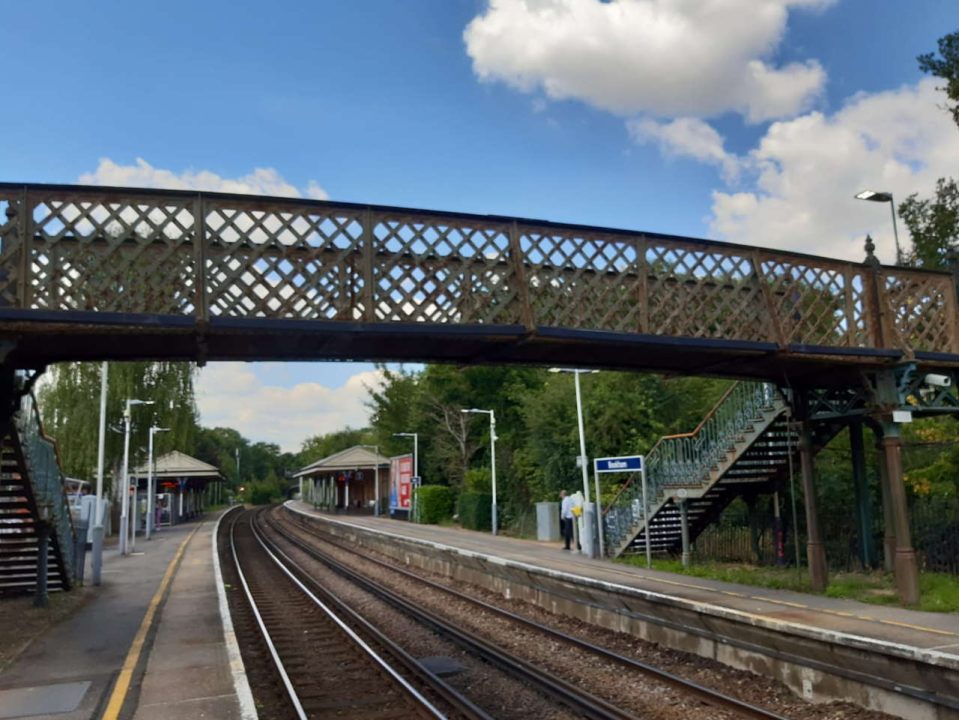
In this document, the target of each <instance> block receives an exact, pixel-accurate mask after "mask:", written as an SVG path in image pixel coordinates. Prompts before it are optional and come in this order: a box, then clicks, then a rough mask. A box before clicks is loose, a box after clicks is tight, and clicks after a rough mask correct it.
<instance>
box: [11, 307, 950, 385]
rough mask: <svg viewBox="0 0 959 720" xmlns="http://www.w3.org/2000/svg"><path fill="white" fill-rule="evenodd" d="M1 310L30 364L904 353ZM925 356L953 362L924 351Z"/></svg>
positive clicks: (783, 374)
mask: <svg viewBox="0 0 959 720" xmlns="http://www.w3.org/2000/svg"><path fill="white" fill-rule="evenodd" d="M26 315H27V313H24V312H22V311H15V310H0V323H2V333H0V342H2V340H6V341H8V342H9V343H10V345H9V346H8V348H7V350H8V354H7V357H6V360H7V361H9V362H12V363H14V364H15V365H17V366H20V367H31V366H32V367H37V366H40V365H44V364H49V363H52V362H59V361H64V360H77V361H79V360H100V359H114V360H139V359H148V358H156V357H164V358H169V359H180V360H195V361H201V362H205V361H217V360H240V361H257V360H291V361H292V360H317V361H322V360H328V361H345V360H365V361H374V360H375V361H393V362H403V361H408V362H424V361H428V362H448V363H456V364H475V363H494V364H496V363H521V364H529V365H548V366H553V365H561V366H581V367H595V368H606V369H624V370H636V371H652V372H664V373H675V374H682V375H688V374H696V375H716V376H725V377H742V378H762V379H768V380H773V381H777V382H784V381H788V382H789V383H790V384H791V385H795V386H803V385H815V386H818V387H822V386H823V385H844V384H848V383H850V382H854V383H855V382H858V380H859V377H860V372H861V370H862V369H864V368H868V367H873V368H874V367H879V366H882V365H887V364H891V363H896V362H899V361H902V360H903V359H904V358H903V356H902V353H900V352H898V351H895V350H869V349H859V350H857V351H855V352H849V351H846V352H845V353H843V354H838V353H837V352H836V349H835V348H823V347H814V346H800V345H796V346H792V347H789V348H787V349H786V350H782V349H781V348H779V347H778V346H777V345H775V344H772V343H763V342H736V341H725V340H704V339H697V338H673V337H663V336H656V335H641V334H635V333H611V332H598V331H589V330H575V329H564V328H537V329H536V330H535V331H534V332H527V330H526V329H525V328H524V327H523V326H520V325H472V326H469V325H459V326H451V325H444V324H433V323H350V322H322V321H301V320H277V319H269V320H267V319H255V318H254V319H250V318H212V319H211V320H210V321H209V323H207V324H206V325H205V326H204V327H203V330H202V331H201V329H200V326H198V325H197V324H196V322H195V321H194V320H193V319H192V318H184V317H176V316H146V317H145V316H144V315H142V314H138V315H136V316H135V317H131V316H124V315H121V314H115V315H111V314H106V313H83V312H67V313H62V312H48V313H37V312H36V311H32V312H30V313H29V319H25V316H26ZM916 360H917V361H919V362H920V363H921V364H924V365H927V366H929V367H939V368H942V367H950V366H957V365H959V363H955V362H953V358H943V357H941V356H939V355H937V354H932V353H925V354H923V353H919V354H917V356H916Z"/></svg>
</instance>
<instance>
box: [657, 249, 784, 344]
mask: <svg viewBox="0 0 959 720" xmlns="http://www.w3.org/2000/svg"><path fill="white" fill-rule="evenodd" d="M646 260H647V266H648V268H649V325H650V332H653V333H656V334H658V335H680V336H687V337H699V338H716V339H724V340H767V341H768V340H769V339H770V335H771V333H770V330H769V324H768V322H767V320H766V318H765V315H766V312H765V306H764V303H763V294H762V292H761V290H760V288H759V285H758V284H757V282H756V277H755V269H754V267H753V263H752V261H751V260H750V259H749V258H748V257H746V256H745V255H744V254H743V253H742V252H741V251H739V250H736V249H732V248H730V249H726V248H722V247H705V248H704V247H703V246H699V247H696V246H695V245H693V244H692V243H680V242H672V241H662V240H660V241H657V242H655V243H650V244H649V245H648V246H647V249H646Z"/></svg>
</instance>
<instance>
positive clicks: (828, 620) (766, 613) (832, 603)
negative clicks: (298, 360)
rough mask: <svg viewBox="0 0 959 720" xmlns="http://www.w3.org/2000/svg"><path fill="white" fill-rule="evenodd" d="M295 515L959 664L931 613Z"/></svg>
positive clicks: (953, 625)
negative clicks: (927, 653) (887, 645)
mask: <svg viewBox="0 0 959 720" xmlns="http://www.w3.org/2000/svg"><path fill="white" fill-rule="evenodd" d="M289 505H290V506H291V507H293V508H295V509H297V510H300V511H303V512H307V513H310V514H316V515H319V516H322V517H323V518H325V519H328V520H332V521H336V522H341V523H346V524H353V525H356V526H359V527H363V528H368V529H372V530H375V531H379V532H384V533H389V534H393V535H396V536H399V537H404V538H409V539H412V540H418V541H422V542H428V543H435V544H439V545H444V546H449V547H454V548H459V549H461V550H462V551H465V552H467V553H474V554H478V555H485V556H489V557H492V558H499V559H502V560H505V561H508V562H514V563H519V564H526V565H532V566H536V567H540V568H544V569H547V570H549V571H552V572H557V573H568V574H569V575H571V576H579V577H583V578H591V579H594V580H599V581H602V582H607V583H612V584H615V585H621V586H625V587H629V588H635V589H638V590H642V591H646V592H652V593H658V594H662V595H668V596H672V597H675V598H680V599H683V600H686V601H688V602H691V603H697V604H700V605H702V606H703V608H705V609H708V608H715V609H717V610H722V609H728V610H733V611H736V612H738V613H742V614H743V615H744V616H748V617H750V618H759V619H763V620H767V621H769V622H771V623H785V624H788V625H793V626H796V627H800V628H808V629H810V630H812V631H819V632H835V633H843V634H849V635H854V636H858V637H863V638H867V639H870V640H875V641H878V642H885V643H891V644H895V645H900V646H903V647H905V648H916V649H917V650H920V651H922V650H925V651H932V652H934V653H936V654H939V655H941V656H945V657H946V658H952V659H954V661H955V662H956V663H959V614H957V613H930V612H921V611H918V610H908V609H905V608H899V607H889V606H884V605H870V604H868V603H862V602H857V601H853V600H845V599H838V598H829V597H826V596H824V595H812V594H805V593H797V592H791V591H787V590H773V589H767V588H758V587H752V586H748V585H738V584H734V583H727V582H721V581H718V580H709V579H705V578H696V577H689V576H686V575H679V574H676V573H668V572H661V571H657V570H647V569H645V568H640V567H635V566H631V565H624V564H621V563H615V562H612V561H609V560H592V559H590V558H588V557H585V556H583V555H581V554H579V553H576V552H567V551H564V550H563V549H562V545H561V544H560V543H543V542H538V541H535V540H521V539H517V538H510V537H504V536H502V535H499V536H495V537H494V536H493V535H492V534H491V533H488V532H486V533H481V532H474V531H471V530H463V529H460V528H450V527H439V526H436V525H414V524H411V523H408V522H404V521H400V520H392V519H390V518H387V517H378V518H376V517H372V516H362V515H359V516H353V515H349V516H344V515H331V514H329V513H324V512H321V511H314V510H313V509H312V507H311V506H309V505H307V504H306V503H302V502H290V503H289Z"/></svg>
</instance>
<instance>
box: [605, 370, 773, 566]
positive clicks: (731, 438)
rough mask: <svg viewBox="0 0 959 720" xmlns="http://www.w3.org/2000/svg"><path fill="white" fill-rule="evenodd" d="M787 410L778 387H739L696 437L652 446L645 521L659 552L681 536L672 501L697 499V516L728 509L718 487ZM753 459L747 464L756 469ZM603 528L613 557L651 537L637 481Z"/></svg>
mask: <svg viewBox="0 0 959 720" xmlns="http://www.w3.org/2000/svg"><path fill="white" fill-rule="evenodd" d="M786 409H787V406H786V403H785V401H784V400H783V398H782V396H781V394H780V393H779V390H778V389H777V388H776V387H775V386H774V385H771V384H769V383H753V382H742V383H737V384H735V385H733V386H732V387H731V388H730V389H729V390H728V391H727V392H726V394H725V395H723V397H722V398H721V399H720V401H719V402H718V403H717V404H716V406H715V407H714V408H713V409H712V410H711V411H710V413H709V414H708V415H707V416H706V418H705V419H704V420H703V421H702V422H701V423H700V425H699V427H697V428H696V429H695V430H694V431H693V432H691V433H685V434H682V435H671V436H667V437H664V438H662V439H661V440H660V441H659V442H657V443H656V444H655V445H654V446H653V448H652V449H651V450H650V451H649V453H648V454H647V455H646V486H647V488H646V495H647V508H646V509H647V513H646V516H647V517H648V518H649V525H650V528H649V532H650V539H651V541H652V540H653V538H654V536H656V541H655V543H654V544H655V545H656V546H657V548H659V549H666V547H667V546H670V545H671V544H672V543H673V541H674V540H675V536H676V534H677V533H678V532H679V531H678V524H677V523H676V522H675V518H674V517H673V516H674V515H677V514H678V512H677V510H676V507H675V505H674V504H673V503H672V499H673V498H674V497H687V498H691V499H696V500H697V501H698V502H699V505H702V506H703V507H697V509H696V512H697V514H703V513H705V512H707V511H708V505H709V504H713V503H719V502H721V503H722V504H723V506H725V504H726V503H728V501H729V498H728V496H727V495H725V494H724V493H721V492H718V489H717V485H718V484H719V483H720V482H721V481H722V480H723V478H724V476H725V475H726V473H727V472H728V471H730V470H732V469H733V468H735V467H736V466H737V462H738V461H740V460H741V459H743V458H745V457H747V455H748V452H747V451H749V450H750V448H752V447H753V445H754V444H756V443H757V440H759V439H760V438H762V437H765V436H766V435H767V434H769V433H770V431H771V430H772V426H773V424H774V423H775V421H776V420H777V419H778V418H780V417H781V416H782V415H783V413H784V412H785V411H786ZM767 440H768V438H767ZM767 452H775V450H770V451H767ZM760 454H761V453H760ZM755 455H756V453H753V455H752V456H751V457H749V459H748V461H747V460H743V463H744V464H745V463H746V462H749V463H753V464H755V463H756V459H755ZM767 465H768V468H767V470H768V472H767V473H765V475H766V476H771V475H772V474H773V473H774V472H775V470H776V469H777V467H778V465H777V463H776V462H775V461H769V462H768V463H767ZM741 470H742V468H740V471H741ZM604 525H605V532H606V545H607V548H608V549H609V553H610V555H612V556H613V557H617V556H619V555H621V554H622V553H623V552H624V551H625V550H626V549H627V548H628V547H629V546H630V545H632V544H634V543H635V542H636V541H637V540H638V539H639V538H641V537H643V536H644V533H645V532H647V530H646V527H645V524H644V513H643V494H642V484H641V482H640V481H639V479H638V478H633V479H631V480H630V481H629V482H627V484H626V485H624V486H623V488H622V490H620V492H619V494H618V495H617V496H616V498H615V499H614V500H613V502H612V503H611V504H610V505H609V507H608V508H607V510H606V512H605V517H604ZM657 526H659V527H657ZM674 526H675V527H674Z"/></svg>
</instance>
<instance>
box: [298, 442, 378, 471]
mask: <svg viewBox="0 0 959 720" xmlns="http://www.w3.org/2000/svg"><path fill="white" fill-rule="evenodd" d="M377 466H379V467H386V468H388V467H389V466H390V459H389V458H388V457H383V456H382V455H378V454H377V453H375V452H373V451H372V450H371V449H370V448H369V447H366V446H364V445H354V446H353V447H351V448H347V449H346V450H340V452H338V453H333V454H332V455H329V456H328V457H325V458H322V459H320V460H317V461H316V462H314V463H310V464H309V465H307V466H306V467H305V468H303V469H301V470H298V471H297V472H295V473H293V477H295V478H300V477H309V476H311V475H324V474H326V473H335V472H338V471H340V470H356V469H358V468H372V467H377Z"/></svg>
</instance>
